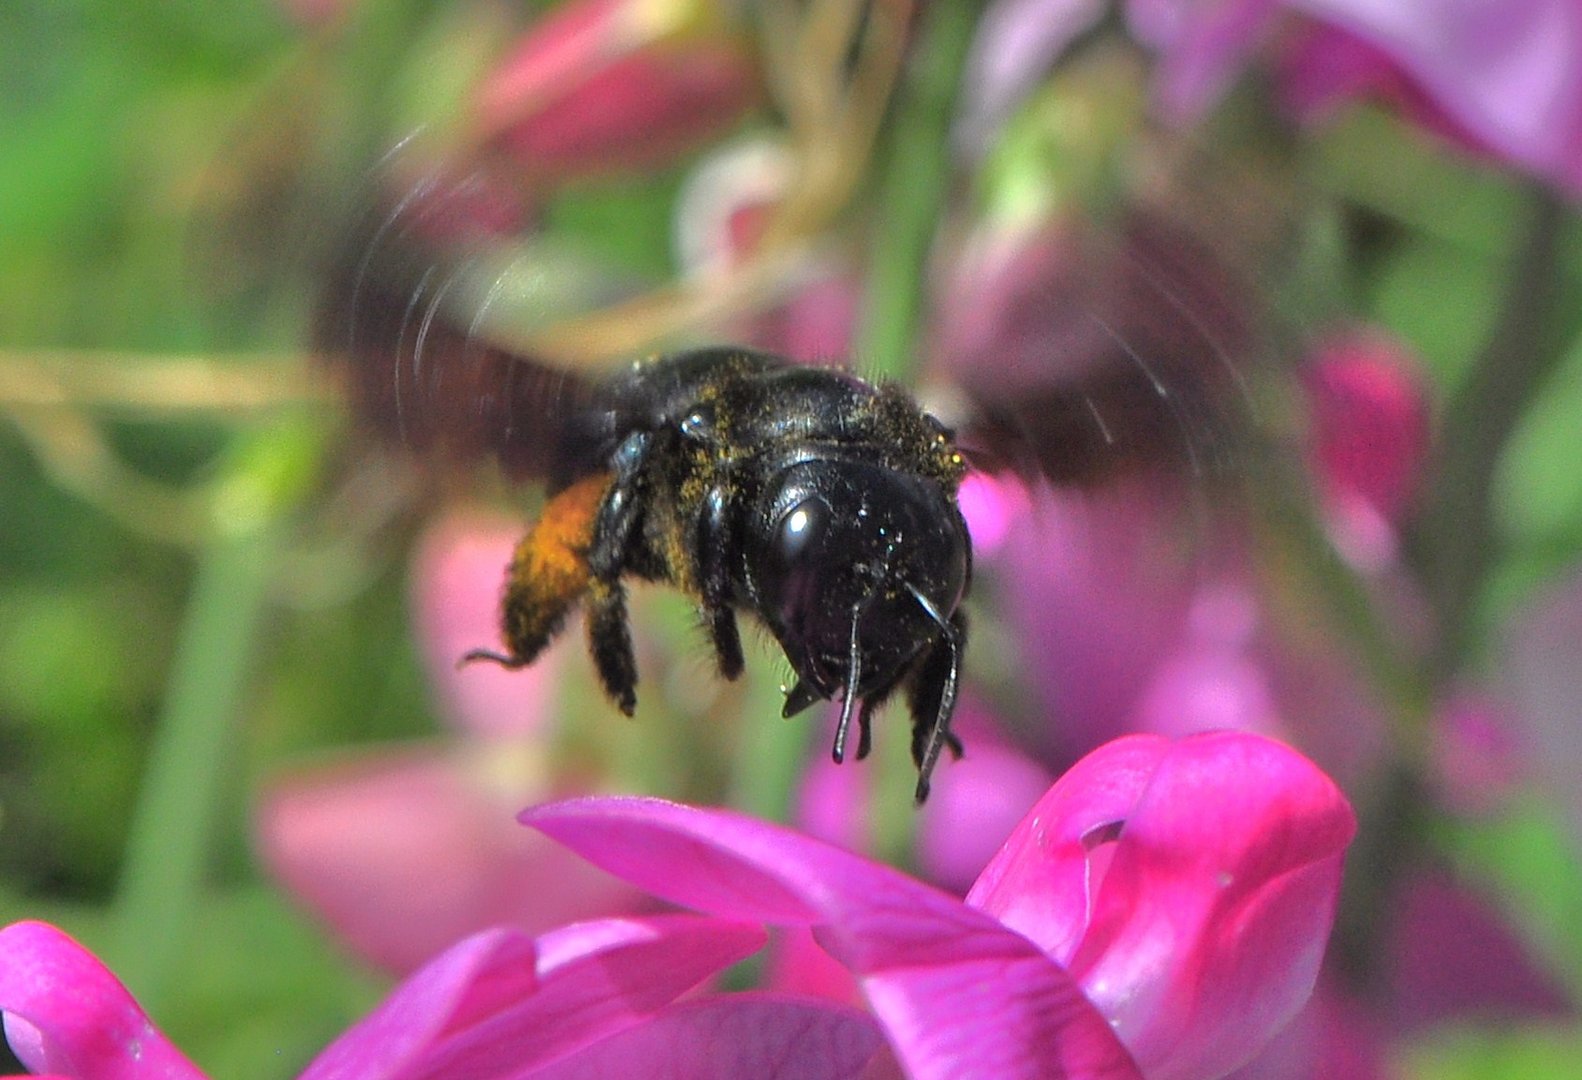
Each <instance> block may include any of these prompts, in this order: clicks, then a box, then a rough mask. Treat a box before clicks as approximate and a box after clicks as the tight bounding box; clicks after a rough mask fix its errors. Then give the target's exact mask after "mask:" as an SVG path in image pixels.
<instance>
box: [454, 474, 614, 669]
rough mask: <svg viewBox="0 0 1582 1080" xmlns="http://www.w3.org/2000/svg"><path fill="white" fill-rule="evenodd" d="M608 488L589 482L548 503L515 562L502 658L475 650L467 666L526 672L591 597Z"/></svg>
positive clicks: (602, 480) (603, 480) (594, 479)
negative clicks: (591, 550)
mask: <svg viewBox="0 0 1582 1080" xmlns="http://www.w3.org/2000/svg"><path fill="white" fill-rule="evenodd" d="M609 487H610V477H609V474H608V473H599V474H596V475H594V476H589V477H587V478H585V479H583V480H581V481H579V482H577V483H576V484H573V485H572V486H571V487H569V488H567V489H566V490H564V491H562V492H561V493H560V494H558V495H556V496H555V497H554V498H553V499H551V500H549V503H548V505H546V506H545V507H544V512H543V514H542V515H541V516H540V517H539V519H538V521H537V522H536V523H535V524H534V525H533V527H532V528H531V529H530V530H528V533H527V535H526V536H524V537H523V538H522V540H521V542H520V543H518V544H517V546H516V552H515V554H514V555H513V556H512V559H511V566H510V569H509V570H508V571H507V572H506V580H505V594H504V598H503V600H502V601H501V611H500V634H501V638H502V639H503V643H504V645H505V651H504V652H495V651H494V650H492V649H473V650H472V651H471V652H469V653H467V655H465V656H463V657H462V658H461V662H462V663H463V664H470V663H475V662H477V661H480V660H487V661H491V662H493V663H496V664H499V665H501V666H502V667H507V668H512V669H515V668H522V667H526V666H527V665H529V664H531V663H532V662H533V661H534V660H536V659H537V658H538V654H539V653H541V652H543V651H544V649H545V648H546V647H547V646H548V645H549V643H550V642H551V641H553V640H554V638H555V635H557V634H558V633H560V629H561V627H562V626H563V625H564V624H565V621H566V616H567V615H568V614H569V613H570V611H571V609H572V608H573V607H574V606H575V605H576V603H577V601H579V600H580V599H582V597H583V595H584V594H585V593H586V592H587V591H588V588H589V585H590V583H591V581H592V571H591V569H590V568H589V566H588V559H587V554H586V553H587V550H588V546H589V544H590V543H591V541H592V537H593V531H594V522H595V520H596V518H597V515H598V514H599V508H600V507H601V506H602V505H603V503H604V501H605V495H606V492H607V491H608V489H609Z"/></svg>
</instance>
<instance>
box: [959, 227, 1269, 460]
mask: <svg viewBox="0 0 1582 1080" xmlns="http://www.w3.org/2000/svg"><path fill="white" fill-rule="evenodd" d="M1052 249H1053V250H1052ZM1010 258H1011V259H1013V260H1021V264H1020V265H1001V266H998V267H991V268H987V269H986V270H983V276H982V277H981V279H980V280H979V281H978V282H976V283H969V284H968V285H967V286H966V287H967V288H969V289H974V290H977V291H979V292H980V293H981V294H982V295H981V298H980V299H981V302H980V303H978V304H976V305H975V307H976V314H975V315H974V317H973V321H972V322H971V323H970V324H969V325H967V326H966V328H965V331H964V333H962V334H961V335H959V336H958V337H957V340H955V341H954V342H946V347H947V348H948V349H951V355H950V358H949V361H948V363H949V366H950V368H951V371H952V374H953V377H954V378H955V380H956V382H957V383H958V384H959V386H960V388H961V390H962V392H963V394H964V396H965V398H966V400H967V409H966V416H964V417H963V418H962V421H961V430H960V432H959V435H958V441H959V443H960V445H961V447H962V449H963V451H964V452H966V453H967V454H968V456H969V458H970V459H971V460H972V461H973V463H974V464H975V465H976V466H978V467H980V468H985V469H988V470H990V471H1000V470H1006V469H1009V470H1014V471H1016V472H1017V473H1019V474H1021V475H1023V476H1042V477H1044V478H1047V479H1048V480H1050V481H1051V482H1053V483H1056V484H1060V485H1067V486H1079V487H1091V486H1095V485H1098V484H1102V483H1103V482H1105V481H1106V480H1108V479H1111V478H1112V477H1114V476H1115V475H1116V474H1118V473H1122V472H1126V471H1130V470H1135V469H1139V468H1144V469H1175V470H1179V471H1182V472H1184V473H1185V474H1186V475H1187V476H1188V477H1190V478H1191V479H1192V480H1193V481H1194V482H1208V481H1213V480H1214V479H1216V478H1223V477H1227V476H1230V475H1233V474H1235V473H1237V472H1239V471H1240V470H1242V469H1244V468H1245V466H1246V463H1247V457H1248V455H1249V454H1250V453H1251V451H1252V448H1253V443H1252V436H1253V433H1254V431H1255V430H1256V428H1255V425H1254V423H1253V415H1252V414H1253V402H1252V396H1251V394H1250V393H1249V390H1248V387H1247V380H1246V376H1247V370H1246V369H1247V366H1248V357H1249V355H1250V354H1251V352H1252V350H1253V348H1254V347H1255V346H1254V342H1253V333H1252V330H1251V325H1252V323H1251V318H1252V313H1251V312H1249V311H1248V310H1246V308H1245V306H1244V305H1243V304H1240V303H1238V302H1237V299H1236V298H1237V297H1238V296H1239V295H1246V294H1241V293H1238V292H1237V291H1236V290H1235V289H1234V288H1233V285H1232V279H1231V277H1230V276H1229V275H1228V274H1227V273H1225V272H1224V271H1222V270H1221V269H1220V267H1219V265H1218V264H1217V261H1216V259H1215V258H1214V256H1213V255H1212V254H1210V253H1209V252H1208V251H1207V250H1205V249H1204V248H1202V247H1201V246H1200V245H1197V244H1195V243H1194V242H1193V241H1192V239H1191V238H1190V237H1189V235H1188V234H1187V233H1186V232H1185V231H1184V230H1182V229H1180V228H1177V227H1174V226H1172V225H1170V224H1169V223H1167V222H1166V221H1165V220H1164V219H1163V218H1160V217H1157V216H1154V215H1151V214H1146V213H1142V212H1134V213H1133V214H1132V215H1131V217H1130V218H1129V219H1128V220H1127V221H1126V223H1125V224H1124V225H1123V227H1122V228H1121V231H1120V236H1119V238H1118V239H1116V238H1106V239H1104V240H1099V239H1096V238H1095V237H1094V235H1093V234H1092V233H1090V232H1088V231H1086V230H1083V229H1080V228H1069V227H1068V228H1065V229H1062V230H1061V231H1059V232H1058V233H1056V232H1051V233H1050V234H1049V235H1047V236H1045V237H1044V238H1042V239H1041V240H1040V241H1039V242H1038V243H1037V244H1034V245H1031V246H1030V247H1029V248H1027V249H1026V250H1024V251H1021V252H1018V253H1017V254H1015V255H1013V256H1011V257H1010ZM980 342H982V343H989V342H992V343H993V345H992V349H991V348H990V347H989V346H988V345H986V344H980Z"/></svg>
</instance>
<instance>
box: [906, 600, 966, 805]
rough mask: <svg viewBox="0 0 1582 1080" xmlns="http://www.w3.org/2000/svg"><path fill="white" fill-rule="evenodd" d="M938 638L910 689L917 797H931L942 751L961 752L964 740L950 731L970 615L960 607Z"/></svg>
mask: <svg viewBox="0 0 1582 1080" xmlns="http://www.w3.org/2000/svg"><path fill="white" fill-rule="evenodd" d="M940 631H941V632H940V636H939V638H938V640H936V641H935V642H934V644H933V645H932V646H931V647H930V648H929V650H928V652H927V653H926V654H925V655H924V656H923V658H922V660H921V661H920V662H919V664H918V666H917V667H916V668H914V669H913V672H912V681H911V684H910V686H909V687H908V690H907V701H908V704H910V706H911V709H912V760H913V761H915V762H917V790H916V792H915V795H914V798H915V799H916V800H917V802H919V803H922V802H923V801H924V800H925V799H927V798H928V789H929V780H930V777H932V776H933V773H934V765H935V764H936V763H937V762H938V761H939V752H940V751H941V750H943V749H944V748H945V747H947V746H948V747H950V752H951V754H953V755H954V756H956V757H960V756H961V751H962V746H961V740H960V739H958V738H956V736H955V735H953V734H952V733H951V731H950V717H951V714H952V713H954V712H955V711H956V684H957V679H958V676H959V674H960V671H961V654H962V651H963V649H964V648H965V647H966V644H967V618H966V616H965V615H964V614H962V613H961V612H960V611H958V612H956V613H955V614H954V615H952V616H951V617H950V621H949V623H947V624H944V625H942V626H941V627H940Z"/></svg>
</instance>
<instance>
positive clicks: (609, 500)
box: [587, 431, 653, 716]
mask: <svg viewBox="0 0 1582 1080" xmlns="http://www.w3.org/2000/svg"><path fill="white" fill-rule="evenodd" d="M652 442H653V437H652V436H651V435H649V434H648V433H647V432H641V431H639V432H635V433H633V434H632V435H630V436H629V437H628V438H627V439H626V441H625V442H623V443H622V444H621V445H620V447H619V448H617V450H616V451H615V454H614V456H613V458H612V464H613V465H614V466H615V477H614V479H613V480H612V481H611V482H610V485H609V488H608V491H607V492H606V494H605V496H604V501H603V503H601V504H600V506H599V513H598V517H597V518H596V519H595V520H594V523H593V542H592V543H591V544H590V545H589V546H588V570H589V573H590V574H591V580H590V581H589V583H588V589H587V596H588V599H587V604H588V651H589V652H590V653H591V654H592V655H593V666H594V668H595V669H596V670H597V671H598V674H599V681H600V682H601V683H602V684H603V685H604V691H605V693H607V694H609V695H610V700H611V701H613V702H615V705H616V708H618V709H620V710H621V711H622V712H623V713H625V714H626V715H627V716H631V715H632V713H633V712H634V711H635V710H636V708H637V660H636V657H635V656H634V655H633V652H632V632H631V628H630V627H629V626H628V624H627V618H626V590H625V589H624V588H623V587H622V586H621V574H622V573H623V572H624V571H625V569H626V563H627V559H628V557H629V551H630V548H631V541H632V536H633V534H634V533H635V532H636V530H637V525H638V522H639V521H640V520H641V518H642V498H641V496H642V476H643V466H644V465H645V464H646V462H647V460H648V450H649V447H650V445H651V444H652Z"/></svg>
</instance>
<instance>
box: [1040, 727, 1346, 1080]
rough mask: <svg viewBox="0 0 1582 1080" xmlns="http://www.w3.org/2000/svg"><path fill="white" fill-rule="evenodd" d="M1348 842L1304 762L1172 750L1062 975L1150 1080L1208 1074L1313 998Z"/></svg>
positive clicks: (1244, 750) (1197, 748) (1247, 741)
mask: <svg viewBox="0 0 1582 1080" xmlns="http://www.w3.org/2000/svg"><path fill="white" fill-rule="evenodd" d="M1355 830H1356V819H1355V817H1354V815H1353V814H1352V811H1351V807H1350V805H1349V804H1348V803H1347V802H1346V799H1345V797H1344V796H1343V795H1342V794H1341V793H1340V791H1339V789H1338V788H1336V787H1335V785H1334V783H1333V781H1331V780H1330V779H1329V778H1328V777H1327V776H1325V775H1324V774H1323V773H1322V772H1321V771H1319V769H1318V768H1317V767H1316V766H1315V765H1313V764H1312V763H1311V762H1309V761H1308V760H1307V759H1306V758H1304V757H1302V756H1301V755H1300V754H1297V753H1296V752H1295V751H1293V750H1290V749H1289V748H1287V747H1285V746H1283V745H1281V744H1279V743H1276V742H1274V741H1272V740H1269V739H1264V738H1261V737H1258V736H1254V735H1248V734H1243V733H1232V732H1220V733H1215V734H1209V735H1201V736H1196V737H1193V738H1189V739H1184V740H1181V741H1179V742H1176V743H1174V744H1172V745H1171V746H1170V747H1169V749H1168V752H1166V753H1164V754H1162V755H1161V756H1160V758H1159V763H1158V767H1157V768H1156V769H1155V770H1154V773H1153V775H1152V776H1151V777H1149V778H1148V779H1147V783H1146V786H1145V787H1144V788H1143V790H1142V791H1141V793H1140V794H1139V797H1138V799H1137V802H1136V805H1135V806H1134V807H1133V808H1132V809H1131V810H1130V812H1129V813H1127V814H1126V815H1125V817H1124V825H1123V826H1122V827H1121V829H1120V831H1119V835H1118V839H1116V840H1115V842H1114V845H1113V853H1112V855H1111V857H1110V859H1109V862H1108V866H1107V869H1106V871H1105V872H1104V876H1103V880H1102V881H1101V882H1100V883H1099V885H1098V889H1097V892H1096V894H1095V895H1094V903H1093V913H1092V917H1091V919H1090V921H1089V925H1088V929H1087V933H1086V934H1085V935H1084V937H1083V940H1082V942H1081V943H1080V945H1079V946H1078V947H1077V950H1076V952H1075V953H1074V954H1072V956H1071V960H1070V970H1071V972H1072V974H1074V975H1076V976H1077V977H1078V978H1079V979H1080V980H1081V981H1082V985H1083V987H1084V988H1085V989H1086V990H1087V992H1088V995H1089V996H1090V997H1091V998H1092V999H1093V1000H1094V1001H1095V1003H1097V1004H1098V1005H1099V1007H1100V1008H1101V1009H1102V1010H1103V1011H1104V1013H1105V1015H1107V1016H1108V1017H1110V1020H1111V1022H1112V1023H1113V1024H1114V1025H1115V1029H1116V1031H1117V1033H1118V1034H1119V1035H1120V1036H1121V1038H1122V1040H1123V1041H1125V1043H1126V1045H1127V1046H1128V1047H1129V1048H1130V1049H1131V1051H1132V1053H1133V1054H1134V1055H1136V1057H1137V1059H1138V1062H1139V1064H1140V1065H1141V1066H1142V1067H1143V1068H1144V1069H1145V1070H1146V1071H1147V1072H1148V1073H1149V1075H1150V1076H1161V1077H1200V1076H1217V1075H1220V1074H1222V1073H1223V1072H1225V1071H1227V1070H1229V1069H1230V1068H1233V1067H1234V1066H1236V1065H1237V1064H1239V1063H1240V1062H1241V1061H1243V1060H1245V1059H1246V1058H1247V1057H1248V1056H1249V1055H1250V1054H1251V1053H1252V1052H1254V1051H1255V1050H1256V1049H1257V1048H1258V1047H1259V1046H1261V1045H1262V1044H1263V1043H1264V1042H1266V1041H1267V1040H1268V1038H1269V1037H1270V1036H1271V1035H1273V1034H1274V1033H1275V1032H1277V1031H1278V1030H1279V1029H1280V1028H1281V1027H1283V1026H1284V1025H1285V1024H1286V1023H1287V1022H1288V1021H1289V1020H1290V1019H1291V1017H1292V1016H1294V1015H1295V1013H1296V1012H1297V1010H1299V1009H1300V1008H1301V1006H1302V1004H1303V1003H1304V1002H1305V1001H1306V1000H1307V998H1308V997H1309V995H1310V994H1311V993H1312V989H1313V984H1314V982H1315V980H1316V978H1317V975H1318V967H1319V962H1320V960H1321V959H1322V956H1323V951H1324V945H1325V942H1326V941H1327V939H1328V936H1329V930H1330V927H1331V925H1332V924H1333V921H1334V909H1335V903H1336V897H1337V894H1338V892H1339V888H1340V871H1341V860H1342V856H1343V853H1344V851H1345V848H1346V845H1347V844H1348V843H1349V842H1350V840H1351V837H1352V834H1353V833H1354V832H1355Z"/></svg>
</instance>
